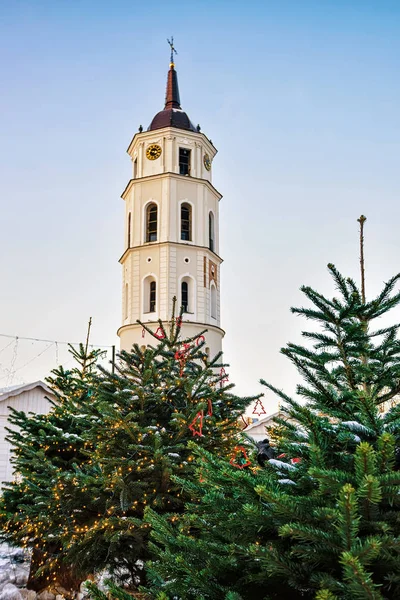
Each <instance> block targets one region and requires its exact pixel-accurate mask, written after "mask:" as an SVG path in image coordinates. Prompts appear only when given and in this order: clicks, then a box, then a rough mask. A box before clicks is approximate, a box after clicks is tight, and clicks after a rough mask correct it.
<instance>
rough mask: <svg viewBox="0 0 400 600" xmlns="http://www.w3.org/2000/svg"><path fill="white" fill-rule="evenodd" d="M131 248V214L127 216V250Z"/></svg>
mask: <svg viewBox="0 0 400 600" xmlns="http://www.w3.org/2000/svg"><path fill="white" fill-rule="evenodd" d="M130 247H131V213H129V215H128V248H130Z"/></svg>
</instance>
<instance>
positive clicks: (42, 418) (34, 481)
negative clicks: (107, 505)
mask: <svg viewBox="0 0 400 600" xmlns="http://www.w3.org/2000/svg"><path fill="white" fill-rule="evenodd" d="M89 329H90V326H89ZM70 352H71V354H72V356H73V358H74V360H75V362H76V365H77V366H76V367H73V368H72V369H70V370H68V371H66V370H64V369H63V368H62V367H60V368H58V369H55V370H54V371H53V372H52V373H53V375H52V376H51V377H49V378H47V383H48V384H49V385H50V386H51V388H52V391H53V393H54V394H55V396H56V402H55V403H54V404H53V406H52V408H51V410H50V412H49V413H48V414H46V415H42V414H39V415H35V414H33V413H29V414H28V415H27V414H25V413H24V412H20V411H15V410H12V411H11V416H10V419H9V420H10V424H11V426H12V427H11V428H9V429H8V432H9V433H8V437H7V439H8V440H9V441H10V442H11V444H12V446H13V450H12V452H13V458H12V463H13V467H14V470H15V475H16V476H15V479H14V481H13V482H11V483H8V484H6V485H5V487H4V489H3V493H2V497H1V499H0V525H1V528H2V531H1V538H2V540H3V541H6V542H8V543H10V544H13V545H17V546H20V547H25V548H30V549H31V550H32V560H31V569H30V576H29V581H28V588H30V589H34V590H36V591H38V592H39V591H41V590H43V589H46V588H51V589H53V590H55V592H56V593H61V594H63V595H64V596H73V594H74V592H75V591H76V590H77V589H78V587H79V583H80V581H81V580H82V578H83V577H84V576H85V575H86V573H84V572H82V570H81V569H77V568H74V567H73V566H71V565H68V564H67V563H66V552H65V549H64V545H65V540H66V539H67V540H68V539H69V538H70V537H71V536H72V535H74V532H75V531H76V530H77V529H79V528H80V527H83V526H85V525H86V524H87V523H88V522H90V519H92V518H93V515H92V513H93V508H88V506H87V504H89V503H91V501H90V498H88V497H87V494H86V492H85V489H82V488H78V487H77V486H76V483H77V480H76V473H77V471H79V469H83V468H86V470H87V471H88V470H89V471H90V470H91V469H92V465H91V461H90V458H89V455H90V450H91V448H90V443H89V442H87V441H86V440H85V435H86V431H87V428H88V423H90V419H91V411H90V412H89V411H88V408H89V406H90V405H91V403H92V394H93V389H94V381H95V364H96V362H97V360H98V358H99V355H100V354H101V352H100V351H99V350H91V351H88V344H87V343H86V346H85V347H84V346H83V345H80V347H79V348H78V349H75V348H73V347H72V346H71V347H70ZM96 515H97V512H96Z"/></svg>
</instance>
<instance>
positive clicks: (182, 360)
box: [174, 350, 186, 377]
mask: <svg viewBox="0 0 400 600" xmlns="http://www.w3.org/2000/svg"><path fill="white" fill-rule="evenodd" d="M174 357H175V359H176V360H178V361H179V364H180V367H181V368H180V372H179V376H180V377H182V375H183V368H184V366H185V362H186V354H185V352H184V351H183V350H177V351H176V352H175V354H174Z"/></svg>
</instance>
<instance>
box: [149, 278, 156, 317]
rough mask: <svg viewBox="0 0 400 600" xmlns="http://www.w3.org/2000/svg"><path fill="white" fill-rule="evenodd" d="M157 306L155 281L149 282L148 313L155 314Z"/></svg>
mask: <svg viewBox="0 0 400 600" xmlns="http://www.w3.org/2000/svg"><path fill="white" fill-rule="evenodd" d="M156 304H157V284H156V282H155V281H151V282H150V303H149V312H156Z"/></svg>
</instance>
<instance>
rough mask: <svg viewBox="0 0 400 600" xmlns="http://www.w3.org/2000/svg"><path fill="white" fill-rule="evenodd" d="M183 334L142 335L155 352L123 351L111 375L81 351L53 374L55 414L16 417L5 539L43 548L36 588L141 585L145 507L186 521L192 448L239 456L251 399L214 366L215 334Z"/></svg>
mask: <svg viewBox="0 0 400 600" xmlns="http://www.w3.org/2000/svg"><path fill="white" fill-rule="evenodd" d="M181 326H182V316H178V317H176V318H175V317H174V316H173V318H172V319H171V321H170V322H169V323H167V324H165V325H163V324H162V323H161V322H160V326H159V328H158V331H157V332H156V333H153V332H152V331H151V329H150V328H147V327H146V326H145V325H144V326H143V327H144V331H147V335H148V336H152V337H151V339H152V340H153V341H154V345H148V346H147V348H146V349H145V350H144V351H143V350H142V349H141V348H139V346H137V345H136V346H134V348H133V349H132V352H122V353H121V355H120V356H119V360H118V363H117V364H116V365H115V369H113V371H112V372H109V371H107V370H105V369H95V368H94V364H95V362H96V358H97V354H96V352H93V353H90V354H89V355H88V354H87V352H85V349H84V348H83V347H81V348H80V351H79V352H77V351H74V350H73V349H72V352H73V353H74V356H75V358H76V359H77V360H78V362H79V363H80V365H79V368H76V369H74V370H72V371H70V372H66V371H64V370H63V369H62V368H60V369H58V370H57V371H55V372H54V377H53V378H51V379H50V380H49V383H50V385H51V386H52V389H53V391H54V392H55V393H56V396H57V400H58V402H57V404H56V405H55V406H54V408H53V409H52V410H51V411H50V413H49V414H48V415H36V416H35V415H28V416H27V415H25V414H24V413H13V416H12V424H13V425H14V426H17V427H18V430H17V431H10V441H11V442H12V443H13V444H14V447H15V450H14V452H15V459H14V466H15V470H16V472H17V473H18V478H17V479H16V480H15V481H14V482H13V483H12V484H10V485H8V486H7V489H6V490H5V492H4V495H3V498H2V501H1V505H0V509H1V513H0V522H1V525H2V527H3V530H4V534H3V537H4V539H6V540H7V541H9V542H11V543H14V544H16V545H23V546H27V547H30V548H32V549H33V561H32V578H31V581H30V587H34V588H35V589H38V590H39V589H42V588H43V587H53V588H54V589H56V591H57V589H58V590H60V589H61V587H62V588H63V590H62V593H63V594H64V595H66V593H67V592H68V591H69V590H72V589H73V588H74V586H75V589H76V587H77V585H78V584H79V582H80V580H81V579H82V578H84V577H86V576H87V575H88V574H93V573H96V572H99V571H101V570H102V569H107V570H108V572H109V573H110V575H112V576H113V577H114V578H115V580H116V581H119V582H121V581H123V582H128V584H129V585H130V586H135V585H138V584H139V583H141V582H142V580H143V579H144V575H145V572H144V570H143V563H144V561H146V560H147V558H148V535H149V525H148V523H147V522H145V521H144V520H143V513H144V509H145V508H146V506H151V507H152V508H153V509H154V510H155V511H156V512H157V513H160V514H162V513H165V512H168V513H171V512H172V513H173V514H175V515H177V514H179V513H181V512H182V510H183V506H184V501H185V499H186V496H185V493H183V492H182V489H181V486H180V485H179V484H177V483H176V482H174V481H173V479H172V476H173V475H178V474H179V475H181V476H183V477H184V478H185V479H187V480H190V479H191V478H193V477H194V476H195V467H194V463H193V453H192V449H191V448H190V447H189V441H191V440H195V442H196V445H199V446H201V447H204V448H206V449H212V450H213V451H214V452H215V453H216V454H220V455H221V456H229V455H230V452H231V450H232V448H233V447H234V445H235V444H236V433H237V431H238V429H240V426H239V424H238V418H239V416H240V414H241V413H242V412H243V411H244V409H245V407H246V406H247V404H249V403H250V402H251V400H252V398H238V397H236V396H235V395H233V393H232V385H231V384H227V375H226V372H225V366H224V365H223V364H222V363H221V362H220V361H221V356H217V357H215V358H214V359H212V360H211V361H210V360H209V359H208V357H207V355H206V353H205V352H204V346H205V337H206V335H207V332H203V334H199V335H198V336H195V337H193V338H189V339H183V340H182V339H181ZM86 350H87V348H86ZM114 371H115V372H114ZM67 575H68V577H67ZM68 578H69V579H68Z"/></svg>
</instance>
